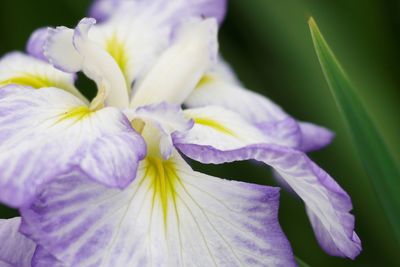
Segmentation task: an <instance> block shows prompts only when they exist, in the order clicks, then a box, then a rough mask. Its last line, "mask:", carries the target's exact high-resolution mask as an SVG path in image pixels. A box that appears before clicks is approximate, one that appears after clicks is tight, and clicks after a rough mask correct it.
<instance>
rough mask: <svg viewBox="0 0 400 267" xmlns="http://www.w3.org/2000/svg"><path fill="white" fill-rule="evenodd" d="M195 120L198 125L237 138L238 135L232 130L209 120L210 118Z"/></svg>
mask: <svg viewBox="0 0 400 267" xmlns="http://www.w3.org/2000/svg"><path fill="white" fill-rule="evenodd" d="M193 120H194V122H195V123H196V124H201V125H204V126H206V127H210V128H213V129H214V130H216V131H219V132H222V133H224V134H227V135H231V136H234V137H236V134H235V133H234V132H233V131H232V130H230V129H228V128H227V127H225V126H224V125H222V124H221V123H219V122H218V121H215V120H212V119H208V118H193Z"/></svg>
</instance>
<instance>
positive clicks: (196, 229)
mask: <svg viewBox="0 0 400 267" xmlns="http://www.w3.org/2000/svg"><path fill="white" fill-rule="evenodd" d="M225 8H226V3H225V1H223V0H218V1H212V0H191V1H184V0H176V1H170V2H166V1H162V0H151V1H129V0H119V1H112V0H99V1H96V2H95V3H94V5H93V6H92V9H91V14H90V17H91V18H84V19H82V20H81V21H80V22H79V23H78V25H77V26H76V27H75V28H74V29H70V28H66V27H57V28H47V29H39V30H37V31H36V32H34V33H33V34H32V36H31V38H30V40H29V43H28V49H27V50H28V54H23V53H19V52H14V53H11V54H8V55H6V56H4V57H3V58H2V59H1V61H0V85H1V89H0V114H1V116H0V126H1V128H0V137H1V138H0V169H1V176H0V190H1V195H0V200H1V201H2V202H3V203H5V204H7V205H9V206H11V207H15V208H19V210H20V213H21V217H22V219H20V218H14V219H10V220H3V221H1V222H0V236H1V237H3V238H7V239H8V240H10V244H9V246H7V247H2V248H1V249H0V262H1V261H3V262H5V263H7V264H10V265H11V266H18V267H20V266H22V267H23V266H31V265H32V266H294V265H295V264H296V263H295V261H294V257H293V253H292V250H291V247H290V244H289V242H288V240H287V239H286V237H285V235H284V233H283V232H282V230H281V228H280V226H279V221H278V216H277V213H278V206H279V189H278V188H274V187H269V186H261V185H255V184H247V183H243V182H236V181H229V180H223V179H220V178H216V177H212V176H209V175H205V174H202V173H199V172H196V171H193V170H192V168H191V167H190V166H189V165H188V163H186V161H185V159H184V158H183V155H184V156H185V157H187V158H190V159H193V160H196V161H199V162H201V163H205V164H208V163H212V164H221V163H226V162H233V161H242V160H252V159H253V160H257V161H260V162H262V163H265V164H267V165H269V166H271V167H272V168H273V169H274V171H275V172H276V175H277V176H278V177H279V179H284V180H285V181H286V183H287V184H288V185H289V186H290V187H291V189H293V191H294V192H296V194H297V195H298V196H299V197H300V198H301V199H302V200H303V201H304V203H305V205H306V211H307V214H308V216H309V218H310V221H311V224H312V226H313V228H314V231H315V234H316V236H317V238H318V241H319V243H320V245H321V247H322V248H323V249H324V250H325V251H326V252H327V253H329V254H331V255H335V256H340V257H349V258H355V257H356V256H357V255H358V254H359V252H360V250H361V245H360V240H359V238H358V237H357V235H356V233H355V232H354V217H353V216H352V215H351V214H350V213H349V212H350V210H351V208H352V205H351V200H350V198H349V196H348V195H347V194H346V193H345V192H344V191H343V190H342V189H341V188H340V186H339V185H338V184H337V183H336V182H335V181H334V180H333V178H332V177H330V176H329V175H328V174H327V173H326V172H325V171H324V170H322V169H321V168H320V167H318V166H317V165H316V164H315V163H314V162H312V161H311V160H310V159H309V158H308V157H307V155H306V154H305V152H308V151H312V150H316V149H319V148H321V147H323V146H325V145H327V144H329V142H330V141H331V139H332V137H333V134H332V133H331V132H330V131H329V130H327V129H325V128H323V127H320V126H316V125H313V124H311V123H304V122H299V121H297V120H295V119H294V118H292V117H291V116H289V115H288V114H287V113H285V112H284V111H283V110H282V109H281V108H280V107H279V106H277V105H276V104H274V103H273V102H271V101H270V100H268V99H267V98H265V97H263V96H261V95H258V94H256V93H254V92H251V91H249V90H247V89H245V88H243V86H242V85H241V83H240V82H239V81H238V79H237V78H236V76H235V74H234V73H233V71H232V70H231V68H230V67H229V66H228V64H227V63H226V62H225V61H224V60H223V59H222V58H221V56H220V55H219V54H218V41H217V32H218V25H219V23H221V21H222V19H223V17H224V14H225ZM78 72H83V73H84V74H85V75H86V76H87V77H88V78H90V79H92V80H93V81H94V82H95V83H96V85H97V89H98V91H97V95H96V97H95V98H94V99H92V100H88V99H86V98H85V97H84V96H83V95H82V94H81V93H80V91H79V90H78V89H77V88H76V87H75V85H74V80H75V78H76V73H78ZM16 250H18V251H21V252H23V253H21V254H19V253H14V251H16Z"/></svg>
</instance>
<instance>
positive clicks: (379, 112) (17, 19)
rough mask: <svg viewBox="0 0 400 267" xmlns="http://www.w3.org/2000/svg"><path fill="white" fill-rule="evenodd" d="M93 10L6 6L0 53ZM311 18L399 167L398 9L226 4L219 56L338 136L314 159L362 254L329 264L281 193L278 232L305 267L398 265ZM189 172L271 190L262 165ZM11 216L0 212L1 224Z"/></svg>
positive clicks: (340, 0) (391, 1) (62, 3)
mask: <svg viewBox="0 0 400 267" xmlns="http://www.w3.org/2000/svg"><path fill="white" fill-rule="evenodd" d="M90 2H91V1H90V0H79V1H77V0H76V1H72V0H57V1H52V0H37V1H30V0H13V1H2V2H1V3H0V36H2V39H1V41H0V54H4V53H6V52H8V51H12V50H23V49H24V46H25V42H26V40H27V38H28V37H29V34H30V33H31V32H32V31H33V30H34V29H36V28H38V27H41V26H47V25H52V26H56V25H66V26H73V25H75V24H76V23H77V22H78V20H79V19H80V18H82V17H83V16H85V14H86V11H87V8H88V6H89V3H90ZM311 15H312V16H314V18H315V19H316V21H317V22H318V24H319V27H320V29H321V31H322V33H323V34H324V36H325V37H326V39H327V41H328V42H329V44H330V45H331V48H332V49H333V51H334V52H335V53H336V55H337V56H338V58H339V60H340V61H341V63H342V64H343V66H344V68H345V69H346V71H347V72H348V74H349V76H350V78H351V79H352V80H353V82H354V84H355V86H356V88H357V89H358V93H359V95H360V96H361V97H362V99H363V101H364V103H365V105H366V106H367V108H368V110H369V111H370V114H371V115H372V118H373V119H374V122H375V123H376V124H377V125H378V127H379V129H380V132H381V133H382V135H383V136H384V137H385V141H386V142H387V144H388V145H389V147H390V149H391V152H392V153H393V155H394V156H395V157H396V158H397V161H398V162H400V142H399V139H398V137H399V136H400V119H399V116H400V90H399V88H400V75H399V74H400V69H399V62H400V49H399V48H400V2H399V1H397V0H368V1H365V0H350V1H349V0H334V1H333V0H329V1H328V0H325V1H321V0H280V1H274V0H247V1H240V0H231V1H230V3H229V10H228V16H227V18H226V21H225V23H224V25H223V27H222V30H221V33H220V41H221V42H220V45H221V50H222V54H223V55H224V57H225V58H226V59H227V61H228V62H230V63H231V64H232V65H233V66H234V68H235V69H236V71H237V73H238V76H239V77H240V79H241V80H242V81H243V83H244V84H245V85H246V86H247V87H248V88H251V89H253V90H255V91H258V92H260V93H262V94H264V95H266V96H268V97H269V98H271V99H272V100H274V101H275V102H277V103H279V104H280V105H281V106H282V107H283V108H284V109H285V110H286V111H288V112H289V113H290V114H292V115H293V116H295V117H296V118H298V119H300V120H304V121H310V122H314V123H318V124H321V125H324V126H326V127H328V128H330V129H332V130H334V131H335V132H336V135H337V136H336V139H335V141H334V142H333V144H332V145H331V146H329V147H328V148H325V149H324V150H321V151H318V152H314V153H313V154H312V155H311V157H312V158H313V159H314V160H315V161H316V162H317V163H318V164H319V165H321V166H322V167H323V168H324V169H325V170H327V171H328V172H329V173H330V174H331V175H332V176H333V177H335V178H336V180H337V181H338V183H339V184H340V185H341V186H342V187H343V188H344V189H345V190H346V191H347V192H348V193H349V194H350V195H351V196H352V199H353V204H354V214H355V216H356V231H357V233H358V234H359V236H360V238H361V240H362V242H363V249H364V250H363V252H362V254H361V255H360V256H359V257H358V258H357V259H356V260H355V261H351V260H347V259H340V258H334V257H330V256H328V255H326V254H325V253H324V252H323V251H322V250H321V249H320V248H319V247H318V245H317V243H316V240H315V238H314V235H313V233H312V230H311V227H310V224H309V222H308V219H307V217H306V215H305V212H304V207H303V204H302V202H301V201H299V200H298V199H297V198H296V197H295V196H293V195H291V194H290V193H286V192H284V191H282V198H281V209H280V220H281V224H282V226H283V228H284V230H285V232H286V234H287V235H288V237H289V240H290V241H291V243H292V246H293V249H294V251H295V254H296V255H297V256H299V257H300V258H301V259H303V260H304V261H305V262H307V263H308V264H309V265H311V266H400V253H399V252H400V245H399V244H397V243H396V241H395V239H394V236H393V234H392V233H391V230H390V227H389V224H388V222H387V220H386V218H385V215H384V214H383V211H382V209H381V208H380V206H379V203H378V202H377V199H376V197H375V194H374V192H373V189H372V187H371V185H370V183H369V179H368V178H367V177H366V175H365V173H364V172H363V169H362V167H361V164H360V162H359V160H358V158H357V155H356V154H355V150H354V147H353V145H352V143H351V140H350V137H349V134H348V132H347V130H346V128H345V125H344V122H343V120H342V117H341V116H340V114H339V111H338V109H337V107H336V106H335V104H334V101H333V98H332V96H331V94H330V92H329V89H328V86H327V84H326V82H325V80H324V77H323V75H322V72H321V70H320V66H319V63H318V60H317V57H316V55H315V52H314V50H313V44H312V41H311V37H310V33H309V30H308V25H307V19H308V17H309V16H311ZM195 167H196V168H198V169H201V170H203V171H205V172H208V173H210V174H213V175H218V176H220V177H225V178H232V179H238V180H244V181H251V182H257V183H262V184H270V185H271V184H272V185H274V184H275V183H274V181H273V179H272V178H271V175H270V174H269V172H268V170H266V168H265V167H264V166H259V165H254V164H252V163H238V164H230V165H225V166H220V167H216V166H206V167H204V166H200V165H199V164H196V165H195ZM399 212H400V211H399ZM15 214H16V212H15V211H12V210H9V209H6V208H5V207H0V217H3V218H7V217H12V216H14V215H15Z"/></svg>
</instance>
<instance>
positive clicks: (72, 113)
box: [56, 106, 93, 123]
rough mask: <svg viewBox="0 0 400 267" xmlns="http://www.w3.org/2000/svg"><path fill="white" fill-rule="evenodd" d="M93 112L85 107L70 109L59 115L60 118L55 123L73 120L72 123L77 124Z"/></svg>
mask: <svg viewBox="0 0 400 267" xmlns="http://www.w3.org/2000/svg"><path fill="white" fill-rule="evenodd" d="M92 112H93V111H91V110H90V109H89V107H87V106H80V107H76V108H72V109H70V110H69V111H67V112H65V113H63V114H61V116H60V118H59V119H58V120H57V122H56V123H59V122H62V121H65V120H73V122H78V121H80V120H83V119H84V118H86V117H87V116H89V115H90V114H91V113H92Z"/></svg>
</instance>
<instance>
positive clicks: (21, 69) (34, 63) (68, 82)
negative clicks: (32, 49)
mask: <svg viewBox="0 0 400 267" xmlns="http://www.w3.org/2000/svg"><path fill="white" fill-rule="evenodd" d="M74 78H75V77H74V76H73V75H72V74H69V73H65V72H62V71H59V70H57V69H55V68H54V67H53V66H51V65H50V64H48V63H46V62H44V61H42V60H39V59H36V58H34V57H31V56H28V55H25V54H22V53H19V52H14V53H10V54H8V55H6V56H4V57H3V58H2V59H1V60H0V87H4V86H7V85H10V84H14V85H22V86H30V87H32V88H35V89H40V88H45V87H57V88H60V89H63V90H65V91H67V92H70V93H72V94H73V95H75V96H77V97H79V98H80V99H82V100H83V101H85V102H86V101H87V100H86V99H85V97H84V96H82V94H81V93H80V92H79V91H78V90H77V89H76V88H75V86H74Z"/></svg>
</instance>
